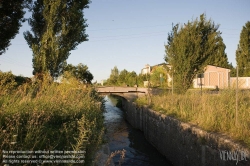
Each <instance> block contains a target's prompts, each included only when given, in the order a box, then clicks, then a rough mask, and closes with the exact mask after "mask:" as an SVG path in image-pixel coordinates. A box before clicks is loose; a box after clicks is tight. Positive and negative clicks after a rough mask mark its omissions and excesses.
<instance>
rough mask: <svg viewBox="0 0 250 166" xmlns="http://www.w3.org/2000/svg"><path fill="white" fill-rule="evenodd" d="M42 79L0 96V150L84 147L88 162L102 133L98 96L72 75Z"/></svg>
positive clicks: (71, 149) (75, 148)
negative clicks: (69, 76) (53, 79)
mask: <svg viewBox="0 0 250 166" xmlns="http://www.w3.org/2000/svg"><path fill="white" fill-rule="evenodd" d="M11 78H12V77H11ZM43 78H44V79H43V81H41V80H40V79H38V78H35V81H34V82H32V83H31V82H30V83H26V84H23V85H21V86H19V87H18V89H16V91H14V92H13V93H11V94H5V95H1V96H0V149H3V150H20V151H26V150H30V151H36V150H69V151H76V150H86V155H85V157H86V158H85V162H86V163H85V164H87V165H88V164H90V163H91V160H92V155H93V154H94V152H95V151H96V149H97V148H98V146H99V145H100V144H101V143H102V136H103V132H104V128H103V114H102V110H101V108H100V104H99V103H100V101H101V99H100V98H99V97H98V96H96V93H94V90H93V89H91V88H85V86H84V84H81V83H79V82H78V81H76V80H75V79H74V78H70V79H67V80H65V79H64V80H63V81H62V83H54V82H51V80H50V79H48V78H49V76H48V75H45V76H43ZM1 153H2V151H0V160H2V158H1V157H2V154H1ZM52 165H55V164H52Z"/></svg>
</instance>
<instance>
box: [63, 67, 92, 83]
mask: <svg viewBox="0 0 250 166" xmlns="http://www.w3.org/2000/svg"><path fill="white" fill-rule="evenodd" d="M64 71H68V72H70V73H71V74H72V75H73V76H74V77H75V78H77V79H78V80H80V81H81V82H83V83H88V84H90V83H91V81H92V80H93V78H94V77H93V75H92V74H91V73H90V72H89V70H88V66H86V65H83V64H82V63H79V64H78V65H77V66H74V65H72V64H68V65H67V66H66V67H65V68H64Z"/></svg>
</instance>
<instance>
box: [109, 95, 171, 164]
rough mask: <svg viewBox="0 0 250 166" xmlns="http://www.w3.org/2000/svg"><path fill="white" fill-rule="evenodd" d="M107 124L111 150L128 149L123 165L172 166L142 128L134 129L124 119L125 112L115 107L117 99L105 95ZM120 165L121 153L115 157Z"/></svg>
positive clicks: (114, 159) (115, 160)
mask: <svg viewBox="0 0 250 166" xmlns="http://www.w3.org/2000/svg"><path fill="white" fill-rule="evenodd" d="M105 100H106V102H105V108H106V112H105V114H104V116H105V125H106V126H107V136H108V144H109V148H110V151H111V152H115V151H117V150H123V149H124V150H126V152H125V158H124V160H123V162H122V165H123V166H125V165H126V166H137V165H138V166H154V165H155V166H170V165H171V163H170V162H169V161H168V160H167V159H166V158H165V157H164V156H163V155H161V154H160V153H159V152H158V151H157V150H156V149H155V148H154V147H153V146H152V145H151V144H149V142H147V140H146V139H145V137H144V135H143V133H142V132H141V131H140V130H136V129H134V128H133V127H132V126H131V125H130V124H129V123H128V122H126V121H125V119H124V114H123V113H124V112H123V111H122V110H121V109H119V108H117V107H115V105H116V103H117V99H116V98H115V97H113V96H106V97H105ZM113 161H114V164H115V165H119V162H120V161H121V159H120V155H119V154H117V155H116V156H115V157H114V158H113Z"/></svg>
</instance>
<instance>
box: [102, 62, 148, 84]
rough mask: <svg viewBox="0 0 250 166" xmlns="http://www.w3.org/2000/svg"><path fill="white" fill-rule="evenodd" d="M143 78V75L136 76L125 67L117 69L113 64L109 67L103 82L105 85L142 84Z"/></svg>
mask: <svg viewBox="0 0 250 166" xmlns="http://www.w3.org/2000/svg"><path fill="white" fill-rule="evenodd" d="M143 78H144V76H138V75H137V74H136V72H135V71H132V72H129V71H127V70H126V69H123V70H122V71H119V70H118V68H117V67H116V66H115V67H114V68H113V69H111V74H110V76H109V78H108V79H107V81H106V82H105V85H112V86H130V87H132V86H134V85H138V84H140V85H143V81H141V80H143ZM139 81H141V82H139ZM144 81H145V80H144Z"/></svg>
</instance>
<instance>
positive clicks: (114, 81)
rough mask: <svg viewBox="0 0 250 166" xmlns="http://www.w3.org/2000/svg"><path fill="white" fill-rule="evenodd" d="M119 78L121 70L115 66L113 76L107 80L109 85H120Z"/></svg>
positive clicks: (112, 70) (112, 71)
mask: <svg viewBox="0 0 250 166" xmlns="http://www.w3.org/2000/svg"><path fill="white" fill-rule="evenodd" d="M118 77H119V70H118V68H117V67H116V66H115V67H114V68H113V69H111V74H110V76H109V79H108V80H107V84H108V85H118Z"/></svg>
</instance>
